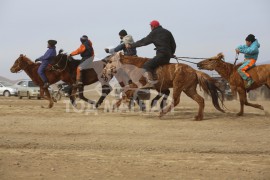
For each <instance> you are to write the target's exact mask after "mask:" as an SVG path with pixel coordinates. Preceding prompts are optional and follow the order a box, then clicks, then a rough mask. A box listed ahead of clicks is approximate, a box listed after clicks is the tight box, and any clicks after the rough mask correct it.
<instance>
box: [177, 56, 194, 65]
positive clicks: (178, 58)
mask: <svg viewBox="0 0 270 180" xmlns="http://www.w3.org/2000/svg"><path fill="white" fill-rule="evenodd" d="M174 59H176V61H177V62H178V64H179V61H178V60H180V61H185V62H189V63H192V64H198V63H195V62H192V61H188V60H184V59H181V58H180V57H175V58H174Z"/></svg>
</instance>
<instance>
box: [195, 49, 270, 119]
mask: <svg viewBox="0 0 270 180" xmlns="http://www.w3.org/2000/svg"><path fill="white" fill-rule="evenodd" d="M197 66H198V68H199V69H205V70H210V71H212V70H215V71H217V72H218V73H219V74H220V76H221V77H223V78H224V79H226V80H227V81H228V82H229V84H230V87H231V90H232V92H233V94H236V93H238V94H239V100H240V111H239V112H238V113H237V115H238V116H243V114H244V105H246V106H251V107H254V108H258V109H261V110H264V108H263V106H261V105H259V104H252V103H249V102H248V100H247V92H248V91H250V90H253V89H256V88H258V87H260V86H262V85H266V86H267V87H268V88H269V89H270V64H264V65H258V66H255V67H253V68H251V69H250V70H248V73H249V74H250V75H251V77H252V79H253V80H254V81H255V82H254V83H253V84H252V85H251V86H250V87H249V88H246V87H245V83H246V82H245V81H244V80H243V79H242V78H241V76H240V75H239V73H238V72H237V69H238V68H239V67H240V66H241V64H238V65H236V66H235V65H233V64H231V63H227V62H225V61H224V55H223V54H222V53H219V54H217V55H216V56H214V57H212V58H209V59H205V60H203V61H201V62H199V63H198V64H197Z"/></svg>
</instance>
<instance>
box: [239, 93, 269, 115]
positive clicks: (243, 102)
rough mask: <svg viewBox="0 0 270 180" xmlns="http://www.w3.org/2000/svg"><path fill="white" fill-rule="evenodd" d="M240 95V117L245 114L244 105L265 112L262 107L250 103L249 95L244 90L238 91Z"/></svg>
mask: <svg viewBox="0 0 270 180" xmlns="http://www.w3.org/2000/svg"><path fill="white" fill-rule="evenodd" d="M238 94H239V98H240V112H239V113H237V115H238V116H243V114H244V105H246V106H251V107H254V108H257V109H261V110H264V108H263V106H262V105H259V104H252V103H249V102H248V100H247V93H246V91H245V90H244V89H240V90H238Z"/></svg>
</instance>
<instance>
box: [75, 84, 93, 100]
mask: <svg viewBox="0 0 270 180" xmlns="http://www.w3.org/2000/svg"><path fill="white" fill-rule="evenodd" d="M78 89H79V98H80V99H81V100H83V101H85V102H87V103H89V104H95V101H92V100H90V99H87V98H86V97H85V96H84V94H83V91H84V86H82V87H79V88H78Z"/></svg>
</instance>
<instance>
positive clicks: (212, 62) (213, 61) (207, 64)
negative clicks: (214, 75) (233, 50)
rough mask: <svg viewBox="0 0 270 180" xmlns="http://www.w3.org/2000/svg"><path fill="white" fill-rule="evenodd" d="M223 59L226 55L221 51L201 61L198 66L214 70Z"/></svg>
mask: <svg viewBox="0 0 270 180" xmlns="http://www.w3.org/2000/svg"><path fill="white" fill-rule="evenodd" d="M223 61H224V55H223V54H222V53H219V54H217V55H216V56H214V57H211V58H209V59H205V60H203V61H200V62H199V63H198V64H197V67H198V68H199V69H205V70H210V71H212V70H215V69H216V67H217V66H218V65H219V64H220V63H221V62H223Z"/></svg>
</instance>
